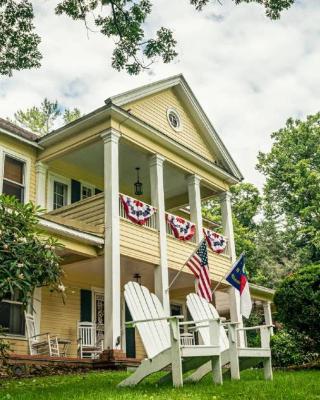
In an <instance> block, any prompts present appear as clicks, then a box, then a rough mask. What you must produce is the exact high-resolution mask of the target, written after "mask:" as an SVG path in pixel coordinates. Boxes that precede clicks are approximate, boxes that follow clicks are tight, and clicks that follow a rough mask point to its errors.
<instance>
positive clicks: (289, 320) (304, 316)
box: [274, 264, 320, 352]
mask: <svg viewBox="0 0 320 400" xmlns="http://www.w3.org/2000/svg"><path fill="white" fill-rule="evenodd" d="M274 303H275V305H276V307H277V319H278V320H279V321H280V322H282V323H283V324H284V325H285V327H286V328H287V329H288V330H295V331H297V332H300V333H301V334H303V335H305V336H307V337H308V338H309V339H310V342H309V343H310V350H313V351H315V352H320V264H314V265H310V266H307V267H304V268H301V269H300V270H298V271H297V272H295V273H293V274H291V275H290V276H288V277H286V278H285V279H284V280H283V281H282V282H281V284H280V286H279V288H278V290H277V291H276V293H275V296H274Z"/></svg>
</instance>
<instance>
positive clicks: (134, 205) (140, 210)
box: [120, 194, 156, 225]
mask: <svg viewBox="0 0 320 400" xmlns="http://www.w3.org/2000/svg"><path fill="white" fill-rule="evenodd" d="M120 198H121V201H122V204H123V207H124V211H125V213H126V215H127V217H128V219H129V220H130V221H132V222H134V223H135V224H138V225H144V224H145V223H146V222H147V221H148V219H149V218H150V217H151V216H152V215H153V214H154V213H155V212H156V209H155V208H154V207H152V206H150V205H149V204H146V203H143V202H142V201H139V200H136V199H133V198H132V197H129V196H125V195H123V194H121V195H120Z"/></svg>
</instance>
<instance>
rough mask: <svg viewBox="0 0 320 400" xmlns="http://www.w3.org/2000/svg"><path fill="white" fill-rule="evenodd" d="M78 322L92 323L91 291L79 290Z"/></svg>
mask: <svg viewBox="0 0 320 400" xmlns="http://www.w3.org/2000/svg"><path fill="white" fill-rule="evenodd" d="M80 320H81V321H82V322H91V321H92V292H91V290H84V289H81V290H80Z"/></svg>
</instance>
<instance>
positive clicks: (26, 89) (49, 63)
mask: <svg viewBox="0 0 320 400" xmlns="http://www.w3.org/2000/svg"><path fill="white" fill-rule="evenodd" d="M57 1H58V0H56V1H53V0H36V1H33V3H34V5H35V14H36V19H35V25H36V29H37V31H38V33H39V34H40V35H41V37H42V43H41V46H40V49H41V52H42V54H43V61H42V67H41V68H40V69H34V70H28V71H20V72H15V73H14V75H13V77H11V78H3V77H1V78H0V116H1V117H4V118H5V117H12V116H13V114H14V112H15V111H16V110H17V109H25V108H27V107H31V106H33V105H39V104H40V103H41V101H42V100H43V98H44V97H48V98H49V99H51V100H54V99H57V100H58V101H59V102H60V103H61V104H62V106H63V107H70V108H72V107H78V108H79V109H80V110H81V111H82V112H84V113H87V112H90V111H92V110H94V109H95V108H97V107H100V106H101V105H103V102H104V100H105V99H106V98H108V97H110V96H112V95H115V94H118V93H121V92H123V91H126V90H129V89H132V88H135V87H137V86H140V85H143V84H146V83H150V82H152V81H156V80H158V79H163V78H166V77H169V76H171V75H175V74H178V73H183V74H184V76H185V78H186V79H187V81H188V83H189V85H190V86H191V88H192V90H193V92H194V93H195V95H196V97H197V98H198V100H199V101H200V104H201V105H202V107H203V108H204V110H205V112H206V113H207V115H208V117H209V118H210V120H211V121H212V123H213V125H214V127H215V129H216V130H217V132H218V133H219V135H220V137H221V139H222V140H223V142H224V143H225V145H226V146H227V148H228V150H229V151H230V153H231V155H232V157H233V158H234V160H235V161H236V163H237V165H238V166H239V168H240V170H241V172H242V173H243V175H244V177H245V180H246V181H249V182H252V183H254V184H256V185H257V186H258V187H259V188H261V187H262V186H263V182H264V177H263V176H262V175H261V174H260V173H259V172H258V171H257V170H256V169H255V165H256V161H257V154H258V152H259V151H262V152H267V151H269V150H270V148H271V144H272V139H271V138H270V135H271V133H272V132H274V131H277V130H279V129H280V128H282V127H283V126H284V125H285V122H286V120H287V119H288V118H289V117H293V118H299V119H301V118H305V117H306V116H307V115H309V114H314V113H316V112H317V111H319V109H320V104H319V100H320V24H319V21H320V1H319V0H296V3H295V5H294V6H292V8H291V9H290V10H288V11H284V12H283V14H282V18H281V19H280V20H277V21H271V20H269V19H268V18H267V17H266V16H265V13H264V9H263V7H262V6H260V5H257V4H243V5H239V6H236V5H235V4H234V2H233V1H231V0H221V4H219V2H218V1H217V0H213V1H212V2H211V3H210V4H209V5H208V6H207V7H206V8H205V10H204V11H203V12H201V13H199V12H196V11H195V10H194V8H193V7H192V6H191V5H190V4H189V0H154V1H153V2H154V6H153V11H152V15H151V16H150V18H149V19H148V22H147V26H146V30H147V32H148V34H150V35H152V34H153V33H154V32H155V31H156V30H157V29H159V27H160V26H165V27H168V28H170V29H172V30H173V32H174V35H175V38H176V39H177V41H178V45H177V51H178V53H179V55H178V57H177V59H176V60H175V61H174V62H172V63H171V64H162V63H161V62H158V63H157V64H154V65H153V66H152V69H151V70H150V71H147V72H143V73H142V74H140V75H139V76H134V77H133V76H129V75H127V74H126V73H125V72H121V73H119V72H117V71H115V70H113V69H112V68H111V54H112V50H113V47H114V42H113V41H112V40H110V39H108V38H106V37H104V36H102V35H100V34H99V33H92V32H90V33H88V32H87V30H86V29H85V27H84V25H83V24H82V23H81V22H75V21H73V20H71V19H69V18H67V17H64V16H56V15H55V14H54V7H55V5H56V4H57Z"/></svg>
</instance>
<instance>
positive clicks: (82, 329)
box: [78, 322, 103, 359]
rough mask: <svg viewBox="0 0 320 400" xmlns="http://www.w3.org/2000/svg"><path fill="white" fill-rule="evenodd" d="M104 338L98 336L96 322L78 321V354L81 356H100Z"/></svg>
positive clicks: (93, 357)
mask: <svg viewBox="0 0 320 400" xmlns="http://www.w3.org/2000/svg"><path fill="white" fill-rule="evenodd" d="M102 351H103V340H101V339H99V338H97V329H96V324H95V323H94V322H78V355H79V357H80V358H92V359H95V358H99V355H100V354H101V353H102Z"/></svg>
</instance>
